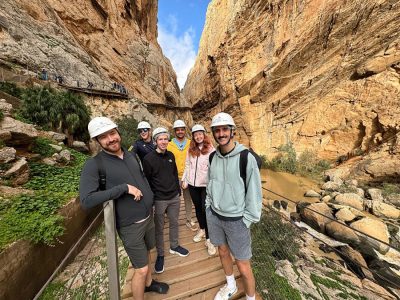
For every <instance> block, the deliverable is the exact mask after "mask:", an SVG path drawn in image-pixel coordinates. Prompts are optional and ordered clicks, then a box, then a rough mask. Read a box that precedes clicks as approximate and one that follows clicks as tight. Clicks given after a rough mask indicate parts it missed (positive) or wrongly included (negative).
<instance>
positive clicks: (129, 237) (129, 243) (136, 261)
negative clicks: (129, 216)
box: [118, 213, 156, 269]
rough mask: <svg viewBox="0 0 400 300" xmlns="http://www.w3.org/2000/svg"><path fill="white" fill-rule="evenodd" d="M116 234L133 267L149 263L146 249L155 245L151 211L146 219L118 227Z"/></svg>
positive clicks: (140, 266)
mask: <svg viewBox="0 0 400 300" xmlns="http://www.w3.org/2000/svg"><path fill="white" fill-rule="evenodd" d="M118 235H119V237H120V238H121V240H122V243H123V245H124V248H125V251H126V253H127V254H128V256H129V259H130V261H131V263H132V266H133V267H134V268H135V269H140V268H143V267H145V266H147V265H148V264H149V258H148V251H150V250H151V249H153V248H154V247H155V245H156V235H155V226H154V218H153V214H152V213H151V214H150V217H149V218H148V219H147V220H146V221H143V222H141V223H133V224H131V225H128V226H124V227H121V228H118Z"/></svg>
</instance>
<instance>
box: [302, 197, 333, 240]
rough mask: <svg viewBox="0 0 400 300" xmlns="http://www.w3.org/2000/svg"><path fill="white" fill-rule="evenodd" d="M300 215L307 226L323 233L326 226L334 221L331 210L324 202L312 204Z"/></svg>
mask: <svg viewBox="0 0 400 300" xmlns="http://www.w3.org/2000/svg"><path fill="white" fill-rule="evenodd" d="M300 214H301V217H302V220H303V221H304V222H305V223H306V224H308V225H310V226H311V227H312V228H314V229H316V230H318V231H319V232H322V233H324V232H325V225H326V224H327V223H329V222H331V221H332V219H334V216H333V215H332V211H331V208H330V207H329V206H328V205H327V204H326V203H323V202H320V203H313V204H310V205H309V206H307V207H306V208H304V209H303V211H302V212H301V213H300Z"/></svg>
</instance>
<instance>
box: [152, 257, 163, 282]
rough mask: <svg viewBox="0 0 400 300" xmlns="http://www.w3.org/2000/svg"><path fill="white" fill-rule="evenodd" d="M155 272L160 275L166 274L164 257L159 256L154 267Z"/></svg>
mask: <svg viewBox="0 0 400 300" xmlns="http://www.w3.org/2000/svg"><path fill="white" fill-rule="evenodd" d="M154 271H155V272H156V273H158V274H160V273H162V272H164V256H157V260H156V264H155V265H154ZM153 281H154V280H153Z"/></svg>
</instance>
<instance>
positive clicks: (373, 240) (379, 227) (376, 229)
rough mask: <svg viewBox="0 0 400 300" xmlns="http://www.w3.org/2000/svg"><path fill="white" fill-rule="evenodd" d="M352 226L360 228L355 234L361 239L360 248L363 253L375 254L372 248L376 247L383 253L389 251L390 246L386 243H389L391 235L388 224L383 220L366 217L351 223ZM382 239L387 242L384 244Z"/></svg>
mask: <svg viewBox="0 0 400 300" xmlns="http://www.w3.org/2000/svg"><path fill="white" fill-rule="evenodd" d="M350 227H351V228H353V229H356V230H358V231H355V234H356V235H357V236H358V238H359V239H360V244H359V249H360V251H361V252H362V253H365V254H373V252H372V251H371V250H372V249H375V250H377V251H379V252H380V253H382V254H385V253H387V252H388V250H389V248H390V247H389V246H388V245H386V244H389V236H390V235H389V230H388V228H387V226H386V224H385V223H383V222H382V221H380V220H377V219H372V218H369V217H365V218H362V219H360V220H358V221H355V222H353V223H351V224H350ZM364 233H365V234H367V235H368V236H367V235H365V234H364ZM380 241H382V242H384V243H386V244H383V243H381V242H380ZM371 248H372V249H371Z"/></svg>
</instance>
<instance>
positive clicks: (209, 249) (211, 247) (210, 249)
mask: <svg viewBox="0 0 400 300" xmlns="http://www.w3.org/2000/svg"><path fill="white" fill-rule="evenodd" d="M205 245H206V247H207V252H208V255H210V256H213V255H215V253H217V248H215V246H214V245H213V244H212V243H211V242H210V239H207V240H206V242H205Z"/></svg>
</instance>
